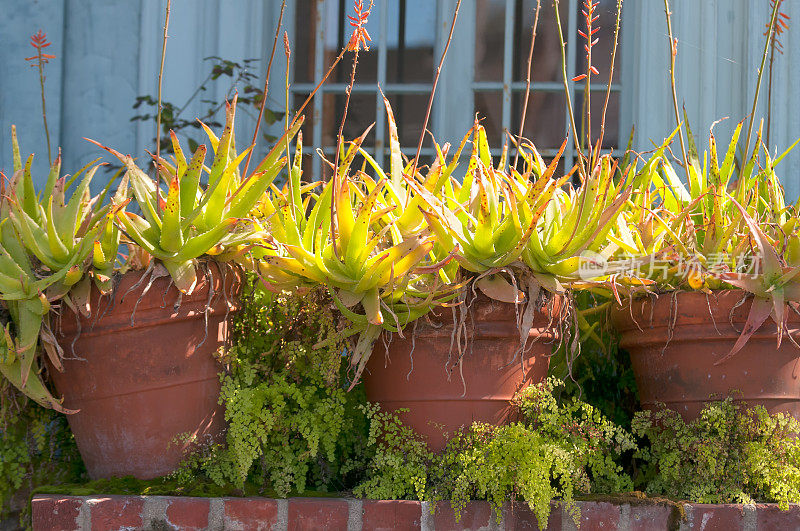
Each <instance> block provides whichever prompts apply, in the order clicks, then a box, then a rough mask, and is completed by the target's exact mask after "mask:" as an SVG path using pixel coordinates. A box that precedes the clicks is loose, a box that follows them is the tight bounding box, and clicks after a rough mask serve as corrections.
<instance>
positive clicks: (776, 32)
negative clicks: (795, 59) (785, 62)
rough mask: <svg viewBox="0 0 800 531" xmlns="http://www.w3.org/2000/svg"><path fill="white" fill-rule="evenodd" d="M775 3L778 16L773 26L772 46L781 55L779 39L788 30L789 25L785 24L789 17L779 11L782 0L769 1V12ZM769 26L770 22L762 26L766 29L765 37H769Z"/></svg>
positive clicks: (781, 45) (781, 46)
mask: <svg viewBox="0 0 800 531" xmlns="http://www.w3.org/2000/svg"><path fill="white" fill-rule="evenodd" d="M776 2H777V3H778V16H777V17H775V26H774V28H773V31H772V46H773V48H774V49H776V50H778V52H779V53H781V54H782V53H783V43H782V42H781V40H780V39H781V35H782V34H783V32H784V31H785V30H788V29H789V25H788V24H786V21H787V20H789V19H790V18H791V17H789V15H787V14H786V13H784V12H782V11H780V9H781V7H783V6H782V4H783V0H770V2H769V4H770V11H771V10H772V8H774V7H775V3H776ZM769 24H770V22H769V21H767V23H766V24H765V25H764V27H765V28H766V29H767V31H765V32H764V36H765V37H766V36H767V35H769Z"/></svg>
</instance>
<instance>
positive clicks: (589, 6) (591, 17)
mask: <svg viewBox="0 0 800 531" xmlns="http://www.w3.org/2000/svg"><path fill="white" fill-rule="evenodd" d="M598 5H599V2H596V1H595V2H593V1H592V0H584V2H583V5H582V6H581V13H582V14H583V18H584V19H585V21H586V22H585V24H586V30H578V35H580V36H581V37H583V38H584V39H586V44H584V45H583V49H584V51H585V52H586V62H587V72H586V73H585V74H580V75H578V76H575V77H573V78H572V81H581V80H583V79H586V78H587V77H588V75H589V74H590V73H591V74H595V75H597V74H599V72H598V71H597V68H595V67H594V66H593V65H592V47H593V46H594V45H595V44H597V42H598V41H599V39H597V38H595V39H594V40H592V37H594V34H595V33H597V32H598V31H600V28H599V27H597V28H595V27H593V24H594V23H595V22H597V20H598V19H599V18H600V15H595V9H596V8H597V6H598Z"/></svg>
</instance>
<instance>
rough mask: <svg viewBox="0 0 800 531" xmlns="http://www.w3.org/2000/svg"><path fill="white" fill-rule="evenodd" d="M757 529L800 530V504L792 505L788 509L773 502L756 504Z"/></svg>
mask: <svg viewBox="0 0 800 531" xmlns="http://www.w3.org/2000/svg"><path fill="white" fill-rule="evenodd" d="M756 521H757V524H756V529H759V530H762V529H767V530H772V529H781V530H786V531H798V530H800V505H790V506H789V510H788V511H782V510H781V508H780V507H778V506H777V505H775V504H772V503H769V504H767V503H765V504H757V505H756Z"/></svg>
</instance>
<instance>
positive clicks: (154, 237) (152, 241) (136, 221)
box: [117, 212, 172, 260]
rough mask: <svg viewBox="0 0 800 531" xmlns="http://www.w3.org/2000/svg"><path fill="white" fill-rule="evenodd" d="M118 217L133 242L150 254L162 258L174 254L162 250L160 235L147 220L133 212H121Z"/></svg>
mask: <svg viewBox="0 0 800 531" xmlns="http://www.w3.org/2000/svg"><path fill="white" fill-rule="evenodd" d="M117 219H118V220H119V222H120V223H122V228H123V229H124V230H125V233H126V234H127V235H128V237H129V238H130V239H131V240H133V242H134V243H135V244H136V245H138V246H139V247H141V248H142V249H144V250H145V251H146V252H147V253H148V254H150V255H153V256H154V257H155V258H158V259H160V260H164V259H167V258H169V257H171V256H172V255H171V254H170V253H166V252H164V251H162V250H161V247H159V245H158V242H159V239H160V237H159V236H158V232H157V230H156V229H154V228H153V227H151V226H150V225H148V224H147V221H145V220H144V219H142V218H141V217H139V216H137V215H136V214H134V213H133V212H120V213H119V214H117Z"/></svg>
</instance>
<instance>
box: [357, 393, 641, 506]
mask: <svg viewBox="0 0 800 531" xmlns="http://www.w3.org/2000/svg"><path fill="white" fill-rule="evenodd" d="M561 385H563V383H562V382H559V381H558V380H555V379H548V380H547V381H545V382H542V383H541V384H539V385H535V386H531V387H528V388H526V389H524V390H522V391H521V392H520V393H519V394H518V395H517V397H516V398H515V400H514V404H515V405H516V406H517V408H518V409H519V411H520V413H521V415H522V419H523V420H522V421H519V422H514V423H511V424H509V425H507V426H499V427H498V426H491V425H488V424H481V423H475V424H473V425H472V426H471V427H470V428H468V429H465V430H463V431H460V432H458V433H456V434H455V436H454V437H453V438H452V439H451V440H450V441H449V442H448V444H447V447H446V448H445V450H444V452H443V453H442V454H441V455H439V456H433V455H431V454H430V453H429V452H428V451H427V448H426V447H425V446H424V444H423V443H422V442H421V441H420V440H419V438H418V437H417V436H415V435H414V434H413V433H412V432H410V431H409V430H408V428H405V427H403V426H402V424H401V423H399V421H398V420H397V418H396V417H395V416H393V415H387V414H385V413H379V412H376V410H369V414H368V416H369V418H370V444H371V445H372V446H376V447H377V448H378V450H377V452H375V454H374V457H372V460H371V462H370V466H369V469H368V471H367V479H366V480H365V481H364V482H363V483H361V484H360V485H359V486H358V487H356V489H355V491H354V492H355V494H356V495H357V496H365V497H371V498H372V497H374V498H390V499H391V498H417V499H426V498H427V499H432V500H451V503H452V505H453V508H454V510H455V512H456V515H457V517H459V516H460V512H461V510H463V508H464V507H465V505H466V503H467V502H469V501H470V500H488V501H489V502H491V504H492V506H493V507H494V509H495V512H496V515H497V518H498V520H499V518H500V510H501V507H502V504H503V503H504V502H506V501H512V500H516V499H519V498H522V499H523V500H524V501H525V502H527V503H528V505H529V506H530V508H531V510H533V511H534V513H535V514H536V516H537V518H538V519H539V521H540V522H546V521H547V517H548V515H549V513H550V501H551V500H552V499H554V498H559V497H560V498H562V499H563V500H564V501H565V503H566V505H567V507H568V508H569V507H573V508H574V506H573V505H572V504H571V502H572V500H573V498H574V495H575V494H577V493H590V492H602V493H611V492H624V491H629V490H631V489H632V487H633V485H632V481H631V479H630V477H629V476H628V475H627V474H625V473H624V472H623V470H622V468H621V467H620V466H619V465H618V464H617V463H616V462H615V459H616V458H618V457H619V455H620V454H621V453H623V452H626V451H628V450H633V449H634V448H635V445H634V442H633V438H632V437H631V435H630V434H628V433H627V432H625V431H624V430H622V429H621V428H619V427H617V426H615V425H614V424H613V423H611V422H609V421H608V420H606V419H605V418H604V417H603V416H602V415H601V414H600V413H599V412H598V411H597V410H596V409H595V408H594V407H592V406H590V405H589V404H586V403H584V402H580V401H578V400H574V399H570V400H568V401H566V402H565V403H559V402H558V401H557V400H556V398H555V397H554V396H553V391H554V389H555V388H556V387H559V386H561ZM573 516H575V517H576V518H577V516H578V515H577V511H575V510H573Z"/></svg>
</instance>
